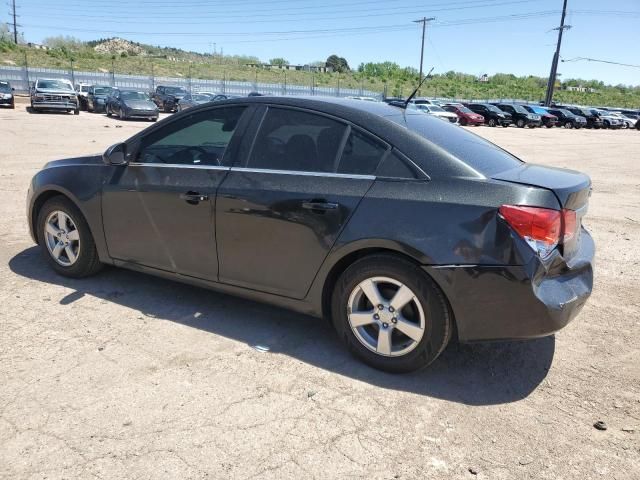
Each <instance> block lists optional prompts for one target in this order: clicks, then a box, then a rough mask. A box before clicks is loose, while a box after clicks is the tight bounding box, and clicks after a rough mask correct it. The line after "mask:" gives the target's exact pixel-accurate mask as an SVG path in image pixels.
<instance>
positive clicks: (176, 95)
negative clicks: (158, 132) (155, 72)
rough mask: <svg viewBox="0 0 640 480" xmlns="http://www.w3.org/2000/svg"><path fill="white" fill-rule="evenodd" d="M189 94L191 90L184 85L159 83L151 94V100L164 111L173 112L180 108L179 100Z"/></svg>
mask: <svg viewBox="0 0 640 480" xmlns="http://www.w3.org/2000/svg"><path fill="white" fill-rule="evenodd" d="M188 94H189V92H187V90H186V89H184V88H183V87H167V86H165V85H158V86H157V87H156V90H155V92H153V94H152V95H151V100H153V102H154V103H155V104H156V105H157V106H158V108H159V109H160V110H162V111H163V112H166V113H171V112H175V111H176V109H177V108H178V101H179V100H180V99H181V98H183V97H185V96H186V95H188Z"/></svg>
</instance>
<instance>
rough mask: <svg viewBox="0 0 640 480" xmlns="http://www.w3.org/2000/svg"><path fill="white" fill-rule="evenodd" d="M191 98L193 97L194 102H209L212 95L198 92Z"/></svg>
mask: <svg viewBox="0 0 640 480" xmlns="http://www.w3.org/2000/svg"><path fill="white" fill-rule="evenodd" d="M191 98H193V100H194V101H196V102H210V101H211V99H212V98H213V96H212V95H209V94H207V93H198V94H196V95H193V96H192V97H191Z"/></svg>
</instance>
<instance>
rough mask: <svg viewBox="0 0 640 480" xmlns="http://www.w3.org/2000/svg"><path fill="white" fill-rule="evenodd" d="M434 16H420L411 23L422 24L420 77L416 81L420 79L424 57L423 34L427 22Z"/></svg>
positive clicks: (432, 19)
mask: <svg viewBox="0 0 640 480" xmlns="http://www.w3.org/2000/svg"><path fill="white" fill-rule="evenodd" d="M435 19H436V17H429V18H427V17H422V18H421V19H420V20H414V21H413V23H421V24H422V47H421V48H420V78H419V79H418V81H420V82H421V81H422V61H423V59H424V35H425V32H426V30H427V22H433V21H434V20H435Z"/></svg>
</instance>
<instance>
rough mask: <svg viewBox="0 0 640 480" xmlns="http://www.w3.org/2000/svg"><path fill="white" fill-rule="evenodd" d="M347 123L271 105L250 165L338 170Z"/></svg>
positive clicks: (268, 167) (274, 167)
mask: <svg viewBox="0 0 640 480" xmlns="http://www.w3.org/2000/svg"><path fill="white" fill-rule="evenodd" d="M346 132H347V126H346V125H345V124H343V123H340V122H337V121H335V120H332V119H330V118H327V117H325V116H322V115H316V114H313V113H308V112H302V111H299V110H289V109H285V108H269V110H268V111H267V113H266V116H265V117H264V119H263V121H262V125H261V126H260V130H259V132H258V135H257V136H256V140H255V143H254V146H253V150H252V152H251V156H250V157H249V162H248V164H247V166H249V167H251V168H261V169H270V170H288V171H298V172H335V171H336V165H337V162H338V151H339V150H340V147H341V145H342V142H343V139H344V136H345V134H346Z"/></svg>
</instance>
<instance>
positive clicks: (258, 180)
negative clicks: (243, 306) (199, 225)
mask: <svg viewBox="0 0 640 480" xmlns="http://www.w3.org/2000/svg"><path fill="white" fill-rule="evenodd" d="M258 125H259V126H258ZM253 130H256V131H257V133H256V134H255V140H254V141H253V145H252V146H251V143H250V142H247V143H245V146H244V148H243V149H242V150H241V151H240V154H239V159H238V160H239V164H238V166H234V167H233V168H232V169H231V171H230V172H229V174H228V175H227V177H226V178H225V180H224V182H223V183H222V185H221V186H220V188H219V190H218V199H217V202H216V232H217V235H216V238H217V246H218V256H219V266H220V281H221V282H224V283H228V284H233V285H237V286H242V287H245V288H251V289H254V290H259V291H264V292H269V293H273V294H278V295H283V296H287V297H292V298H298V299H300V298H304V296H305V295H306V293H307V291H308V289H309V287H310V285H311V282H312V281H313V279H314V277H315V275H316V273H317V271H318V269H319V268H320V266H321V264H322V262H323V261H324V259H325V257H326V256H327V253H328V252H329V250H330V249H331V247H332V246H333V244H334V242H335V241H336V239H337V237H338V235H339V234H340V232H341V230H342V229H343V228H344V226H345V225H346V223H347V222H348V221H349V218H350V217H351V215H352V213H353V212H354V210H355V209H356V208H357V206H358V204H359V202H360V200H361V199H362V197H363V196H364V195H365V193H366V192H367V190H368V189H369V188H370V187H371V185H372V183H373V181H374V180H375V177H374V172H375V171H376V168H377V165H378V163H379V162H380V160H381V159H382V158H383V157H384V156H385V154H386V152H387V150H388V148H387V145H385V144H383V143H382V142H380V141H378V140H376V139H373V138H371V137H370V136H368V135H367V134H366V133H364V132H362V131H360V130H358V129H356V128H355V127H352V126H350V125H348V124H347V123H345V122H342V121H340V120H336V119H334V118H331V117H328V116H325V115H322V114H319V113H316V112H309V111H304V110H300V109H294V108H284V107H279V106H269V107H261V111H260V112H258V113H257V114H256V119H255V121H254V125H253Z"/></svg>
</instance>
